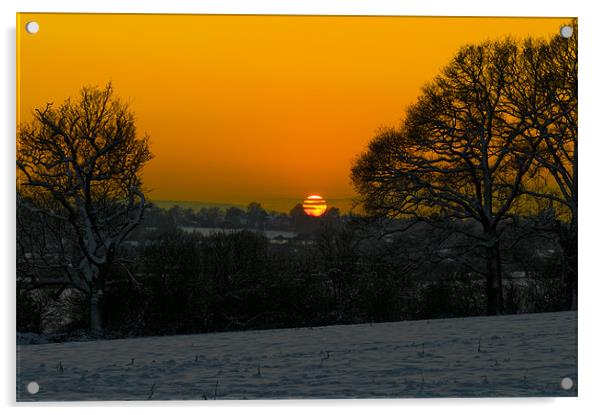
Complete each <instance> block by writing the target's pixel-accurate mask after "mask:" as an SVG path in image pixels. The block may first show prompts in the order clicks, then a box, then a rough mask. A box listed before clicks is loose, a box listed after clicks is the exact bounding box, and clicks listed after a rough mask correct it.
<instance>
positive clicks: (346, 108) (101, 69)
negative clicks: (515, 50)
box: [17, 13, 569, 207]
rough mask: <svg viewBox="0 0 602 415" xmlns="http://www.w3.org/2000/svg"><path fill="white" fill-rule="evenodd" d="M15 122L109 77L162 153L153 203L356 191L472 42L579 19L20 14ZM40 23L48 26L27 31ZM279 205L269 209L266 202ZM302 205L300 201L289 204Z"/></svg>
mask: <svg viewBox="0 0 602 415" xmlns="http://www.w3.org/2000/svg"><path fill="white" fill-rule="evenodd" d="M17 20H18V24H17V33H18V35H17V41H18V42H19V43H20V46H19V47H18V54H19V56H18V60H17V62H18V72H17V77H18V82H19V91H18V94H19V97H18V117H20V120H22V121H27V120H30V119H31V115H30V114H31V110H32V109H33V108H35V107H40V106H43V105H44V104H45V103H46V102H55V103H60V102H62V101H63V100H64V99H65V98H66V97H68V96H70V95H74V94H76V93H77V92H78V90H79V89H80V88H81V86H83V85H104V84H106V83H107V82H108V81H112V82H113V85H114V87H115V90H116V93H117V95H119V96H120V97H122V98H124V99H126V100H128V101H129V102H131V106H132V108H133V110H134V111H135V112H136V116H137V125H138V129H139V130H140V131H141V132H144V131H145V132H147V133H148V134H149V135H150V136H151V141H152V151H153V153H154V154H155V156H156V157H155V159H154V160H153V161H152V162H151V163H150V164H149V165H148V167H147V168H146V170H145V182H146V184H147V186H148V187H150V188H151V189H152V192H151V195H150V197H151V198H153V199H157V200H158V199H163V200H197V201H211V202H226V203H237V204H246V203H248V202H250V201H252V200H256V201H260V202H264V204H266V202H265V201H269V200H270V199H283V198H286V199H297V198H298V199H299V201H302V200H303V199H304V198H305V196H307V195H309V194H314V193H315V194H320V195H322V196H324V198H326V199H327V200H328V199H335V198H348V197H350V196H352V195H353V190H352V188H351V186H350V184H349V169H350V167H351V164H352V161H353V159H354V157H355V156H356V155H357V154H358V153H360V152H361V151H362V150H363V149H364V147H365V146H366V144H367V143H368V141H369V140H370V138H371V137H372V136H373V135H374V133H375V131H376V130H377V129H378V128H379V127H380V126H390V125H395V124H398V122H399V120H400V118H401V117H402V115H403V112H404V109H405V108H406V107H407V106H408V105H409V104H410V103H412V102H413V101H414V100H415V99H416V96H417V95H418V94H419V93H420V87H421V86H422V85H423V84H424V83H425V82H427V81H429V80H430V79H432V78H433V77H434V76H435V75H436V74H437V73H438V72H439V70H440V69H441V68H442V67H443V66H444V65H445V64H446V63H447V62H448V61H449V60H450V59H451V57H452V56H453V54H454V52H455V51H456V50H457V49H458V48H459V47H460V46H461V45H464V44H467V43H473V42H478V41H482V40H486V39H495V38H501V37H506V36H513V37H524V36H528V35H531V36H536V37H541V36H545V37H548V36H551V35H553V34H555V33H557V31H558V28H559V26H560V25H561V24H562V23H563V22H566V21H568V20H569V19H566V18H560V19H549V18H546V19H544V18H485V19H482V18H423V17H326V16H203V15H197V16H194V15H106V14H105V15H102V14H96V15H92V14H88V15H86V14H33V13H26V14H21V15H20V16H19V17H18V19H17ZM32 20H35V21H37V22H39V24H40V31H39V32H38V33H37V34H35V35H30V34H28V33H26V32H25V23H27V22H28V21H32ZM268 204H269V203H268ZM291 207H292V206H291Z"/></svg>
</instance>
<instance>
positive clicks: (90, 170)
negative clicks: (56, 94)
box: [17, 84, 152, 333]
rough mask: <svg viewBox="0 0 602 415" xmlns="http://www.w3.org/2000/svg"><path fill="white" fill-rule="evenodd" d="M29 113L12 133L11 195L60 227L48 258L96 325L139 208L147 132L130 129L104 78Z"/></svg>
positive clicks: (94, 327)
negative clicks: (85, 301)
mask: <svg viewBox="0 0 602 415" xmlns="http://www.w3.org/2000/svg"><path fill="white" fill-rule="evenodd" d="M33 115H34V118H33V121H32V122H31V123H27V124H23V125H21V126H20V128H19V132H18V135H17V169H18V170H17V189H18V195H19V197H18V203H19V205H20V209H23V208H25V209H27V210H28V211H29V212H30V213H35V214H36V215H37V216H38V217H40V218H42V219H44V220H41V221H38V223H41V224H42V225H41V227H42V228H44V229H46V230H50V229H52V228H55V229H61V231H62V232H63V233H62V234H61V235H58V236H57V237H55V238H53V244H54V245H55V246H54V248H56V247H57V246H56V245H59V251H60V252H61V253H62V255H58V256H57V255H53V256H52V258H54V261H55V263H54V265H55V266H58V267H59V268H60V269H61V270H62V272H64V274H65V275H66V276H67V277H68V279H69V281H70V283H71V284H72V285H73V287H75V288H77V289H79V290H81V291H83V292H85V293H86V294H87V295H88V297H89V301H90V329H91V331H92V332H95V333H100V332H101V331H102V315H101V310H102V297H103V290H104V289H105V281H106V278H107V273H108V271H109V268H110V266H111V264H112V263H113V261H114V258H115V254H116V250H117V248H118V247H119V245H120V244H121V242H122V241H123V240H124V239H125V238H126V237H127V235H128V234H129V233H130V232H131V231H132V230H133V229H134V228H135V227H136V226H137V225H138V224H139V223H140V221H141V219H142V215H143V212H144V208H145V203H146V202H145V197H144V193H143V185H142V168H143V167H144V165H145V164H146V163H147V162H148V161H149V160H150V159H151V158H152V155H151V153H150V150H149V138H148V136H142V137H139V136H138V135H137V133H136V128H135V121H134V114H133V113H132V111H131V110H130V109H129V108H128V106H127V105H126V104H125V103H123V102H122V101H121V100H119V99H118V98H116V97H115V96H114V94H113V89H112V87H111V85H110V84H109V85H107V86H106V87H105V88H103V89H100V88H96V87H85V88H83V89H82V90H81V92H80V95H79V96H78V97H77V99H75V100H72V99H67V100H66V101H65V102H64V103H63V104H62V105H60V106H59V107H58V108H55V106H54V105H52V104H48V105H47V106H46V107H45V108H44V109H37V110H35V111H34V114H33ZM51 223H52V224H54V227H50V226H47V225H48V224H51ZM22 225H23V226H25V227H27V226H28V224H27V223H23V224H22ZM65 229H67V230H68V233H65V232H64V230H65ZM67 245H69V246H70V247H74V249H66V248H67ZM30 246H31V244H30ZM43 246H44V247H45V249H51V246H49V245H48V244H43ZM63 248H64V249H63ZM43 249H44V248H42V251H41V252H40V253H39V255H38V258H40V257H43V256H44V252H43Z"/></svg>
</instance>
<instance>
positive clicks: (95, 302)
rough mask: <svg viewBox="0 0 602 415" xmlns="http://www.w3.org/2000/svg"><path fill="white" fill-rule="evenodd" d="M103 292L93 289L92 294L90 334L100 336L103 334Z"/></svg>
mask: <svg viewBox="0 0 602 415" xmlns="http://www.w3.org/2000/svg"><path fill="white" fill-rule="evenodd" d="M101 302H102V290H98V289H97V288H96V287H94V288H92V292H91V293H90V333H91V334H92V335H95V336H98V335H101V334H102V332H103V329H102V305H101Z"/></svg>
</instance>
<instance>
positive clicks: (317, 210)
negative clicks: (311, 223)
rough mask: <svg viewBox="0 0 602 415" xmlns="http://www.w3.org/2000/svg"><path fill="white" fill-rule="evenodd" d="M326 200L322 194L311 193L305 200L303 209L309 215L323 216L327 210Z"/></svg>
mask: <svg viewBox="0 0 602 415" xmlns="http://www.w3.org/2000/svg"><path fill="white" fill-rule="evenodd" d="M327 207H328V206H327V205H326V201H325V200H324V198H323V197H322V196H319V195H311V196H308V197H307V199H305V200H304V201H303V211H304V212H305V214H306V215H308V216H314V217H318V216H322V215H323V214H324V212H326V208H327Z"/></svg>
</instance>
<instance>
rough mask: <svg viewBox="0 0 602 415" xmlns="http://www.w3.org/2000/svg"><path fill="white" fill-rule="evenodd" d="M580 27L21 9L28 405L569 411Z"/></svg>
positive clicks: (544, 21) (20, 333) (20, 296)
mask: <svg viewBox="0 0 602 415" xmlns="http://www.w3.org/2000/svg"><path fill="white" fill-rule="evenodd" d="M577 29H578V27H577V20H576V19H574V18H569V17H567V18H535V17H532V18H498V17H488V18H474V17H473V18H459V17H453V18H452V17H394V16H279V15H150V14H149V15H144V14H138V15H137V14H131V15H128V14H44V13H38V14H36V13H21V14H18V15H17V81H18V87H17V118H18V119H17V137H16V140H17V152H16V178H17V183H16V185H17V200H16V203H17V218H16V220H17V235H16V238H17V275H16V281H17V282H16V286H17V292H16V295H17V310H16V318H17V333H16V337H17V356H16V358H17V374H16V375H17V378H16V387H17V400H19V401H83V400H103V401H105V400H213V399H217V400H221V399H324V398H437V397H519V396H520V397H537V396H576V395H577V390H578V384H577V281H578V279H577V31H578V30H577Z"/></svg>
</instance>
